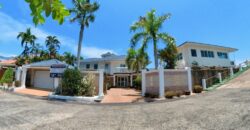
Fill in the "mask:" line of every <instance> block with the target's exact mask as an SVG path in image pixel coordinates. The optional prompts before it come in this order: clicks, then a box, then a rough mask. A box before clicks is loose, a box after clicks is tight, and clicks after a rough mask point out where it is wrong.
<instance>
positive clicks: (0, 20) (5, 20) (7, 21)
mask: <svg viewBox="0 0 250 130" xmlns="http://www.w3.org/2000/svg"><path fill="white" fill-rule="evenodd" d="M29 27H31V28H32V33H33V34H34V35H36V36H37V38H38V41H37V42H38V43H43V42H44V41H45V39H46V37H47V36H48V35H55V36H57V37H58V39H59V40H60V41H61V43H62V47H63V46H64V47H66V48H70V50H71V51H72V52H74V53H76V50H77V49H76V48H77V41H76V40H74V39H72V38H70V37H67V36H62V35H57V34H52V33H49V32H46V31H44V30H42V29H39V28H36V27H34V25H32V24H28V23H23V22H20V21H17V20H15V19H14V18H12V17H11V16H9V15H7V14H5V13H3V12H0V32H1V33H0V34H1V35H0V45H1V46H7V45H9V44H12V45H13V43H14V44H15V46H17V45H19V42H18V40H17V38H16V37H17V35H18V33H19V32H22V31H25V30H26V29H27V28H29ZM106 52H112V53H115V52H114V51H113V50H109V49H104V48H98V47H94V46H84V47H83V49H82V53H81V54H82V55H83V56H84V57H87V58H93V57H100V56H101V54H103V53H106ZM6 55H9V54H6ZM11 55H16V54H11Z"/></svg>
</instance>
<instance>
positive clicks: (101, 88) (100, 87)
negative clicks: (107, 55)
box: [98, 69, 104, 97]
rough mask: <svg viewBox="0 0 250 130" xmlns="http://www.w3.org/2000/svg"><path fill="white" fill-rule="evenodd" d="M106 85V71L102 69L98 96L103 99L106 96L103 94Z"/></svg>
mask: <svg viewBox="0 0 250 130" xmlns="http://www.w3.org/2000/svg"><path fill="white" fill-rule="evenodd" d="M103 83H104V71H103V70H102V69H100V70H99V87H98V88H99V91H98V92H99V94H98V96H99V97H103V96H104V94H103V85H104V84H103Z"/></svg>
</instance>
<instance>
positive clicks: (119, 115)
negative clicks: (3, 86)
mask: <svg viewBox="0 0 250 130" xmlns="http://www.w3.org/2000/svg"><path fill="white" fill-rule="evenodd" d="M247 73H249V75H248V78H240V80H242V81H244V79H245V80H249V78H250V72H247ZM245 76H246V75H245ZM242 77H244V75H243V76H242ZM238 80H239V79H238ZM245 82H247V81H245ZM230 83H231V82H230ZM230 83H229V84H230ZM228 86H231V85H228ZM249 97H250V84H243V87H239V86H238V85H237V88H236V89H235V88H232V86H231V87H230V88H227V87H224V88H223V89H219V90H215V91H212V92H207V93H203V94H200V95H195V96H190V97H188V98H185V99H181V100H176V101H171V100H165V101H160V102H153V103H135V104H114V105H112V104H109V105H102V104H100V105H99V104H98V105H82V104H75V103H68V102H67V103H66V102H60V101H48V100H45V99H35V98H32V97H25V96H19V95H14V94H10V93H1V92H0V129H1V130H5V129H13V130H15V129H16V130H19V129H26V130H28V129H41V130H44V129H48V130H49V129H102V130H105V129H107V130H112V129H119V130H120V129H121V130H128V129H131V130H132V129H133V130H140V129H144V130H151V129H152V130H153V129H159V130H160V129H163V130H166V129H170V130H171V129H180V130H201V129H211V130H218V129H222V130H231V129H242V130H248V129H250V98H249Z"/></svg>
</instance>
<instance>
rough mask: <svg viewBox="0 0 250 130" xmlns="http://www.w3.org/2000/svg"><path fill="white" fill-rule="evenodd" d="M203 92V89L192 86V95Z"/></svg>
mask: <svg viewBox="0 0 250 130" xmlns="http://www.w3.org/2000/svg"><path fill="white" fill-rule="evenodd" d="M202 91H203V88H202V87H201V86H200V85H195V86H194V93H201V92H202Z"/></svg>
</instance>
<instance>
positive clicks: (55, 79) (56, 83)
mask: <svg viewBox="0 0 250 130" xmlns="http://www.w3.org/2000/svg"><path fill="white" fill-rule="evenodd" d="M58 86H59V78H54V89H55V91H56V89H57V88H58Z"/></svg>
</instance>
